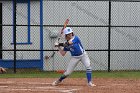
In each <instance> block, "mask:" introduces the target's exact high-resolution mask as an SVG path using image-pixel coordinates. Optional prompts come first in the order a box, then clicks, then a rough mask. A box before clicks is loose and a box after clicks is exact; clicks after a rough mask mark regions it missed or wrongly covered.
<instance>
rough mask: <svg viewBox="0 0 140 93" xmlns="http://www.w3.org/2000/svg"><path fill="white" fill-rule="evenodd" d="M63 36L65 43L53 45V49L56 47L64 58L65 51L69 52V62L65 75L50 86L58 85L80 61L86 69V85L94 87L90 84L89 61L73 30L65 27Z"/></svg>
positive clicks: (90, 70)
mask: <svg viewBox="0 0 140 93" xmlns="http://www.w3.org/2000/svg"><path fill="white" fill-rule="evenodd" d="M64 34H65V39H66V40H67V42H66V43H55V47H58V49H59V52H60V54H61V55H62V56H65V54H66V53H67V51H70V53H71V60H70V62H69V64H68V67H67V69H66V71H65V73H64V74H63V75H62V76H61V77H60V78H59V79H58V80H56V81H54V82H53V83H52V85H53V86H56V85H58V84H59V83H61V82H62V81H63V80H64V79H65V78H67V77H68V76H69V75H70V74H71V73H72V72H73V70H74V68H75V67H76V65H77V64H78V62H80V61H81V62H82V63H83V64H84V66H85V67H86V76H87V81H88V85H89V86H92V87H93V86H96V85H95V84H92V68H91V65H90V59H89V57H88V54H87V53H86V51H85V50H84V49H83V46H82V44H81V41H80V39H79V37H78V36H76V35H74V33H73V30H72V29H71V28H70V27H66V28H65V29H64ZM62 47H63V49H62Z"/></svg>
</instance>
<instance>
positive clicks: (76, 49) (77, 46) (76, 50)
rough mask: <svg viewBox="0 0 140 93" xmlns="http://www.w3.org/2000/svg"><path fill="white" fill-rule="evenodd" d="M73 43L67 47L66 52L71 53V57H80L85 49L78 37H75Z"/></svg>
mask: <svg viewBox="0 0 140 93" xmlns="http://www.w3.org/2000/svg"><path fill="white" fill-rule="evenodd" d="M71 41H72V42H73V43H72V44H70V45H69V46H67V47H64V51H70V53H71V56H80V55H81V54H83V52H84V49H83V46H82V44H81V41H80V39H79V37H78V36H74V37H73V38H72V39H71Z"/></svg>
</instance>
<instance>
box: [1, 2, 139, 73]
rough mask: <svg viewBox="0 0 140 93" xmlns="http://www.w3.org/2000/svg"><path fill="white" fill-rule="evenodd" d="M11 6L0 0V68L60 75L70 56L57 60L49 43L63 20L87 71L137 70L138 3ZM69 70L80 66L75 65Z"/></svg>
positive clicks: (38, 3)
mask: <svg viewBox="0 0 140 93" xmlns="http://www.w3.org/2000/svg"><path fill="white" fill-rule="evenodd" d="M14 1H15V0H13V1H12V0H11V1H10V0H7V1H0V3H1V20H2V23H1V28H2V30H1V42H0V44H1V45H0V48H1V49H0V50H1V51H0V55H1V56H0V57H1V58H0V66H3V67H6V68H11V69H14V71H16V69H18V68H29V69H30V68H37V69H41V70H44V71H55V70H60V69H61V70H65V69H66V68H67V64H68V63H69V59H70V54H69V53H68V54H67V55H66V56H65V57H62V56H61V55H60V54H59V53H58V52H57V51H58V50H57V48H55V47H54V42H55V41H56V40H57V34H58V32H59V31H60V30H61V29H62V27H63V23H64V21H65V20H66V19H67V18H69V19H70V22H69V24H68V26H69V27H71V28H72V29H73V31H74V33H75V34H76V35H78V36H79V37H80V38H81V40H82V43H83V46H84V48H85V50H86V51H87V53H88V54H89V57H90V60H91V65H92V69H93V70H105V71H110V70H140V63H139V61H140V57H139V54H140V52H139V50H140V43H139V42H140V37H139V35H140V32H139V31H140V29H139V28H140V18H139V15H140V12H139V11H140V1H139V0H137V1H133V0H122V1H121V0H100V1H99V0H98V1H96V0H95V1H91V0H87V1H82V0H78V1H77V0H74V1H69V0H27V1H26V0H25V1H24V0H23V1H22V0H21V1H17V2H14ZM15 9H16V10H15ZM15 18H16V19H15ZM14 28H16V29H14ZM14 33H16V35H15V34H14ZM15 39H16V43H15ZM62 42H63V41H62ZM45 56H48V57H50V59H49V60H47V61H46V60H45V59H44V58H45ZM75 70H76V71H77V70H78V71H79V70H80V71H81V70H82V71H83V70H85V67H84V66H83V65H82V63H79V64H78V65H77V67H76V68H75Z"/></svg>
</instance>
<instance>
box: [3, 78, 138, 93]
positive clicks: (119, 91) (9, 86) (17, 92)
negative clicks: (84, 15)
mask: <svg viewBox="0 0 140 93" xmlns="http://www.w3.org/2000/svg"><path fill="white" fill-rule="evenodd" d="M54 80H56V78H1V79H0V93H140V79H120V78H119V79H118V78H117V79H116V78H115V79H112V78H94V79H93V81H94V83H95V84H96V85H97V86H95V87H89V86H87V83H86V79H85V78H67V79H65V81H64V82H62V83H61V84H60V85H59V86H51V83H52V82H53V81H54Z"/></svg>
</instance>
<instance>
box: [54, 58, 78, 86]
mask: <svg viewBox="0 0 140 93" xmlns="http://www.w3.org/2000/svg"><path fill="white" fill-rule="evenodd" d="M79 60H80V58H74V57H72V58H71V60H70V62H69V64H68V66H67V69H66V71H65V73H64V74H63V75H62V76H61V77H60V78H59V79H58V80H57V81H55V82H53V84H52V85H58V84H59V83H60V82H62V81H63V80H64V79H65V78H67V77H68V76H69V75H70V74H71V73H72V72H73V70H74V68H75V67H76V65H77V64H78V62H79Z"/></svg>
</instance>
